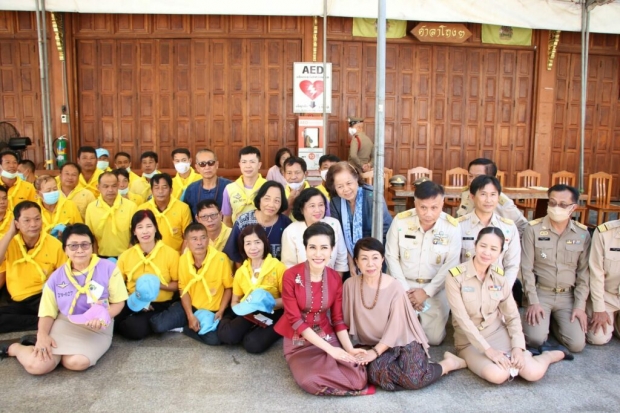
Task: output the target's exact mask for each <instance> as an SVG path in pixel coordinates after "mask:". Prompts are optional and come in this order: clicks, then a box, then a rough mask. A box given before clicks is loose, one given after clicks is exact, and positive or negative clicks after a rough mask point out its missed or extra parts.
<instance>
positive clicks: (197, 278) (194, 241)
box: [152, 223, 234, 346]
mask: <svg viewBox="0 0 620 413" xmlns="http://www.w3.org/2000/svg"><path fill="white" fill-rule="evenodd" d="M184 236H185V241H186V243H187V247H188V250H187V251H185V253H184V254H183V255H181V258H180V259H179V291H180V292H181V302H180V303H179V302H177V303H174V304H172V305H171V306H170V308H168V309H167V310H166V311H164V312H163V313H160V314H157V315H154V316H153V319H152V320H154V322H156V323H157V324H158V325H159V326H160V328H161V329H162V330H164V329H165V330H171V329H173V328H181V327H183V333H184V334H186V335H187V336H189V337H191V338H193V339H195V340H198V341H200V342H202V343H205V344H208V345H210V346H217V345H219V344H221V342H220V340H219V338H218V336H217V326H218V324H219V320H221V319H222V318H229V319H232V318H234V316H233V313H232V311H231V310H230V308H228V305H229V304H230V299H231V297H232V284H233V278H232V267H231V265H230V261H229V260H228V257H227V256H226V254H224V253H222V252H219V251H217V250H216V249H215V248H213V247H212V246H210V245H209V238H208V236H207V230H206V228H205V227H204V226H203V225H202V224H199V223H194V224H191V225H189V226H188V227H187V228H186V229H185V233H184Z"/></svg>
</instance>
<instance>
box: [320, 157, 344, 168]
mask: <svg viewBox="0 0 620 413" xmlns="http://www.w3.org/2000/svg"><path fill="white" fill-rule="evenodd" d="M325 162H333V163H338V162H340V158H339V157H337V156H336V155H332V154H327V155H323V156H321V157H320V158H319V168H320V167H321V166H322V165H323V163H325Z"/></svg>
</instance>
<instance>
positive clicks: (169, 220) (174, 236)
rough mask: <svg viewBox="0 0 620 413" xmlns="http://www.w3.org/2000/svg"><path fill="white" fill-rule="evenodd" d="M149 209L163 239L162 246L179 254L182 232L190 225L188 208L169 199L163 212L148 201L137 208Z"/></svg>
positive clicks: (152, 202)
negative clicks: (170, 248)
mask: <svg viewBox="0 0 620 413" xmlns="http://www.w3.org/2000/svg"><path fill="white" fill-rule="evenodd" d="M138 209H139V210H142V209H149V210H151V211H152V212H153V214H155V219H156V220H157V226H158V227H159V232H161V236H162V238H163V240H162V241H164V244H166V245H168V246H169V247H172V248H174V249H175V250H177V251H179V252H181V246H182V245H183V231H185V228H186V227H187V226H188V225H189V224H191V223H192V213H191V211H190V209H189V206H187V204H186V203H185V202H181V201H179V200H177V199H175V198H170V202H169V203H168V206H167V207H166V209H165V210H164V211H161V212H160V211H159V209H157V205H155V201H154V200H152V199H151V200H150V201H148V202H146V203H144V204H142V205H140V207H139V208H138Z"/></svg>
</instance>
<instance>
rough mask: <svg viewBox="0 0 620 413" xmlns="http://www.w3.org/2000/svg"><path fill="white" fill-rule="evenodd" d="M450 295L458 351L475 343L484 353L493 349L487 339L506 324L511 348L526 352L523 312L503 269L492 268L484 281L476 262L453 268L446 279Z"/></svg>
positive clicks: (471, 261) (449, 300)
mask: <svg viewBox="0 0 620 413" xmlns="http://www.w3.org/2000/svg"><path fill="white" fill-rule="evenodd" d="M446 295H447V297H448V303H449V304H450V310H451V311H452V324H453V325H454V344H455V346H457V348H458V347H463V346H467V345H468V344H471V345H473V346H474V347H475V348H476V349H477V350H478V351H480V352H483V353H484V351H485V350H487V349H488V348H489V347H491V345H490V344H489V343H488V342H487V340H486V339H485V336H487V337H488V336H489V334H492V333H493V332H494V331H496V330H497V329H498V328H504V327H503V326H502V324H503V323H505V328H507V329H508V334H509V335H510V342H511V348H520V349H523V350H525V337H524V335H523V328H522V326H521V317H520V315H519V309H518V308H517V304H516V303H515V301H514V299H513V298H512V287H511V286H510V285H509V284H508V280H506V277H504V271H503V270H502V269H501V268H499V267H497V266H493V265H492V266H491V267H490V268H489V270H488V272H487V274H486V276H485V277H484V279H483V280H481V279H480V278H478V276H477V274H476V269H475V268H474V263H473V260H469V261H467V262H466V263H464V264H461V265H459V266H457V267H455V268H452V269H451V270H450V276H449V277H448V278H447V279H446ZM502 320H503V321H502ZM487 329H489V330H487ZM485 330H486V331H485Z"/></svg>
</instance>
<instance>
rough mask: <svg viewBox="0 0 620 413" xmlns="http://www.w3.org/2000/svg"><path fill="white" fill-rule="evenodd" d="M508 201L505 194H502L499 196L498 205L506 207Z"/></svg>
mask: <svg viewBox="0 0 620 413" xmlns="http://www.w3.org/2000/svg"><path fill="white" fill-rule="evenodd" d="M506 199H510V198H508V197H507V196H506V195H504V194H500V195H499V200H498V204H500V205H504V204H505V203H506Z"/></svg>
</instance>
